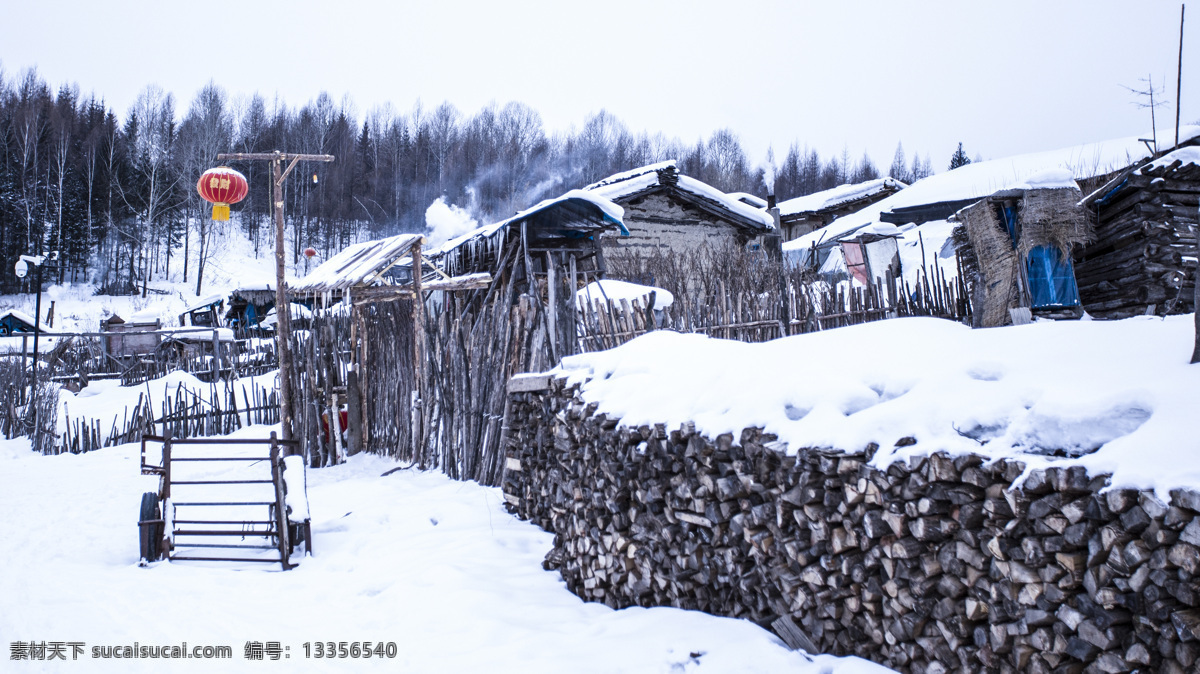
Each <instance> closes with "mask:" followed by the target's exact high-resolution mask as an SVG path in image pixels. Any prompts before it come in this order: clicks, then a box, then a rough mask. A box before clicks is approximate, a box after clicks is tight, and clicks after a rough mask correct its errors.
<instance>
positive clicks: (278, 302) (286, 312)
mask: <svg viewBox="0 0 1200 674" xmlns="http://www.w3.org/2000/svg"><path fill="white" fill-rule="evenodd" d="M333 159H334V157H333V155H329V154H287V153H284V152H280V151H278V150H276V151H275V152H258V153H254V152H251V153H245V152H233V153H222V154H218V155H217V161H226V160H233V161H269V162H271V173H272V178H273V183H274V185H273V192H272V194H273V200H274V212H275V315H276V318H277V319H278V323H277V324H276V326H275V345H276V349H277V350H278V352H279V422H280V428H281V430H282V435H283V439H284V440H291V439H292V381H291V376H292V373H291V369H292V347H291V337H292V316H291V311H290V308H291V307H290V305H289V304H288V299H287V288H286V287H285V285H284V259H285V258H284V248H283V224H284V223H283V181H284V180H285V179H287V177H288V174H289V173H291V172H292V169H293V168H295V167H296V163H297V162H300V161H322V162H331V161H333ZM289 160H290V161H289ZM285 161H289V163H288V165H287V168H286V169H283V168H281V165H282V164H283V162H285ZM288 451H291V446H289V447H288Z"/></svg>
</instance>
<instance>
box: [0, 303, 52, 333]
mask: <svg viewBox="0 0 1200 674" xmlns="http://www.w3.org/2000/svg"><path fill="white" fill-rule="evenodd" d="M7 316H12V317H13V318H15V319H17V320H18V321H21V322H22V323H24V324H26V325H28V326H29V327H30V328H33V327H34V326H37V327H38V328H39V329H40V330H41V331H42V334H47V335H50V334H54V333H55V332H56V330H54V328H51V327H50V326H48V325H46V322H45V321H42V322H41V325H38V322H37V321H36V320H34V318H33V316H31V315H29V314H27V313H25V312H24V311H18V310H16V309H9V310H8V311H5V312H4V313H2V314H0V319H3V318H5V317H7ZM29 334H30V335H32V334H33V333H32V332H30V333H29Z"/></svg>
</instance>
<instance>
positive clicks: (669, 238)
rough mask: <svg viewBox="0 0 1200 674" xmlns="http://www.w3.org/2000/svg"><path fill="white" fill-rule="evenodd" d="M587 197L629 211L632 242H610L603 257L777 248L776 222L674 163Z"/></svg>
mask: <svg viewBox="0 0 1200 674" xmlns="http://www.w3.org/2000/svg"><path fill="white" fill-rule="evenodd" d="M584 191H586V192H589V193H591V194H594V195H596V196H600V197H603V198H605V199H608V200H610V201H612V202H613V203H615V204H617V205H619V206H621V208H623V209H624V218H623V220H624V223H625V227H626V228H627V229H628V231H629V236H627V237H620V238H617V237H606V238H605V239H604V255H606V256H608V257H613V256H634V255H639V254H640V255H648V254H651V253H653V252H655V251H662V250H675V251H682V250H686V249H696V248H700V247H701V246H704V245H706V244H707V245H709V246H721V245H735V246H738V247H749V248H754V247H766V248H768V249H770V248H772V247H774V248H775V249H776V250H777V249H778V242H779V238H778V232H777V231H776V230H775V219H774V218H773V217H772V216H771V214H770V213H768V212H767V211H766V210H763V209H761V208H756V207H755V206H752V205H750V204H747V203H745V201H743V200H742V199H739V198H737V197H735V196H733V195H730V194H726V193H725V192H722V191H721V190H719V189H717V188H715V187H713V186H711V185H708V184H706V183H703V182H701V181H699V180H696V179H695V178H691V177H689V176H686V175H683V174H682V173H680V172H679V170H678V168H677V167H676V166H675V161H674V160H670V161H665V162H661V163H658V164H651V165H649V166H643V167H641V168H636V169H633V170H632V171H626V172H624V173H618V174H616V175H612V176H609V177H607V178H605V179H603V180H600V181H598V182H595V183H593V184H591V185H588V186H587V187H585V188H584Z"/></svg>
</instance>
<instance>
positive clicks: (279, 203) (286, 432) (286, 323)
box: [271, 156, 292, 440]
mask: <svg viewBox="0 0 1200 674" xmlns="http://www.w3.org/2000/svg"><path fill="white" fill-rule="evenodd" d="M282 159H283V158H282V156H277V157H276V158H275V159H273V160H271V172H272V174H273V182H274V183H275V318H276V323H275V347H276V349H277V350H278V351H279V421H280V424H279V425H280V429H281V431H282V433H281V435H282V436H283V439H284V440H291V439H292V391H291V387H292V386H291V385H292V345H291V341H292V315H291V305H289V304H288V299H287V288H285V287H284V280H283V272H284V249H283V176H282V175H281V173H282V170H281V168H280V166H279V164H280V162H281V161H282Z"/></svg>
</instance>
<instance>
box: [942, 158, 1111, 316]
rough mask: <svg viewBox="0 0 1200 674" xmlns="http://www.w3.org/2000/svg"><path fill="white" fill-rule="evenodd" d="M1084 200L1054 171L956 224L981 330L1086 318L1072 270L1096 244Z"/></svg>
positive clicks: (979, 206)
mask: <svg viewBox="0 0 1200 674" xmlns="http://www.w3.org/2000/svg"><path fill="white" fill-rule="evenodd" d="M1081 196H1082V194H1081V193H1080V191H1079V188H1078V187H1077V186H1076V184H1075V181H1074V180H1073V179H1072V177H1071V173H1070V172H1069V171H1067V170H1065V169H1051V170H1048V171H1044V172H1042V173H1038V174H1036V175H1034V176H1031V177H1030V178H1029V179H1028V180H1025V181H1023V182H1021V183H1018V184H1016V185H1013V186H1012V187H1009V188H1008V189H1004V190H1000V191H998V192H995V193H994V194H992V195H991V196H989V197H987V198H985V199H982V200H980V201H978V202H976V203H975V204H973V205H971V206H968V207H966V208H964V209H962V210H960V211H959V212H958V213H957V214H956V215H955V216H954V219H955V220H957V221H958V222H959V223H961V224H960V227H959V228H957V229H956V230H955V241H956V244H957V248H958V255H959V259H960V260H961V261H962V268H963V271H964V273H965V274H966V277H967V278H966V281H967V288H968V290H969V291H970V293H971V303H972V306H973V307H974V309H975V313H974V316H975V327H996V326H1000V325H1008V324H1010V323H1014V322H1016V323H1022V322H1027V320H1028V317H1029V316H1030V315H1031V314H1039V315H1046V316H1051V317H1074V318H1078V317H1079V316H1080V315H1081V314H1082V309H1081V308H1080V302H1079V290H1078V287H1077V285H1076V281H1075V270H1074V267H1073V265H1072V262H1071V259H1072V255H1073V253H1074V251H1075V250H1076V249H1077V248H1078V247H1080V246H1082V245H1083V244H1084V243H1085V242H1086V241H1087V240H1088V239H1089V238H1090V236H1091V227H1090V226H1089V223H1088V220H1087V217H1086V214H1085V213H1084V211H1083V209H1082V208H1080V206H1079V199H1080V197H1081ZM1022 310H1024V311H1022Z"/></svg>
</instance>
